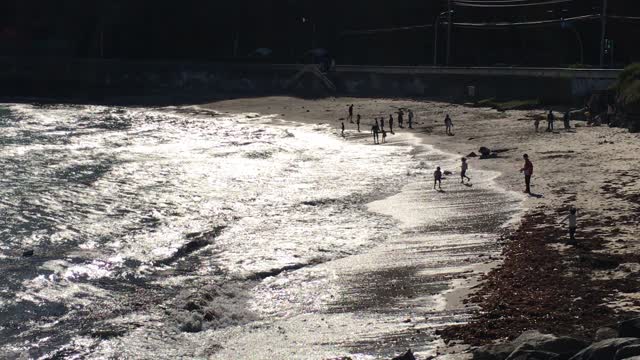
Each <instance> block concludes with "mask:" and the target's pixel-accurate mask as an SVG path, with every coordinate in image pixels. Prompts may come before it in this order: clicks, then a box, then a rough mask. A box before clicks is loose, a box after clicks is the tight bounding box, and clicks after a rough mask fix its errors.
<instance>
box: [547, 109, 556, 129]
mask: <svg viewBox="0 0 640 360" xmlns="http://www.w3.org/2000/svg"><path fill="white" fill-rule="evenodd" d="M555 120H556V117H555V116H554V115H553V110H549V113H548V114H547V132H549V131H553V122H554V121H555Z"/></svg>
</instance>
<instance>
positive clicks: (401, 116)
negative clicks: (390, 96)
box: [398, 109, 404, 128]
mask: <svg viewBox="0 0 640 360" xmlns="http://www.w3.org/2000/svg"><path fill="white" fill-rule="evenodd" d="M398 126H400V127H401V128H404V112H403V111H402V109H400V110H398Z"/></svg>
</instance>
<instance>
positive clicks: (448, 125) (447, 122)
mask: <svg viewBox="0 0 640 360" xmlns="http://www.w3.org/2000/svg"><path fill="white" fill-rule="evenodd" d="M444 128H445V132H446V134H447V135H453V133H452V132H451V130H452V129H453V121H452V120H451V118H450V117H449V114H447V116H445V118H444Z"/></svg>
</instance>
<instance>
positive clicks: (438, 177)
mask: <svg viewBox="0 0 640 360" xmlns="http://www.w3.org/2000/svg"><path fill="white" fill-rule="evenodd" d="M436 183H437V184H438V190H442V171H440V166H438V167H437V168H436V171H434V172H433V190H435V189H436Z"/></svg>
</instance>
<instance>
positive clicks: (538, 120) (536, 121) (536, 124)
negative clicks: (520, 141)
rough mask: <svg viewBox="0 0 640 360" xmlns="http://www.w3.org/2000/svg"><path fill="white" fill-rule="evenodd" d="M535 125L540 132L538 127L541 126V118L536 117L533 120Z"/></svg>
mask: <svg viewBox="0 0 640 360" xmlns="http://www.w3.org/2000/svg"><path fill="white" fill-rule="evenodd" d="M533 126H534V127H535V128H536V132H538V128H539V127H540V119H538V118H536V119H535V120H533Z"/></svg>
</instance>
